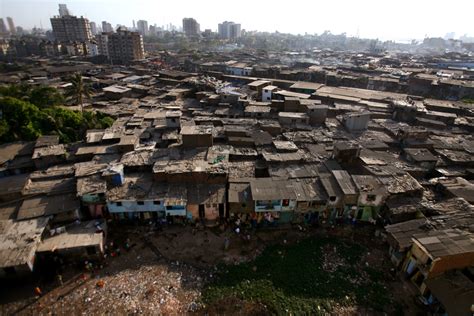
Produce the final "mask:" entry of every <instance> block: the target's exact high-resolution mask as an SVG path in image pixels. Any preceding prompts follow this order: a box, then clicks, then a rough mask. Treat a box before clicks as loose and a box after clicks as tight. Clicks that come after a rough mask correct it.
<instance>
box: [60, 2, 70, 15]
mask: <svg viewBox="0 0 474 316" xmlns="http://www.w3.org/2000/svg"><path fill="white" fill-rule="evenodd" d="M68 15H71V12H69V9H68V8H67V5H65V4H61V3H60V4H59V16H60V17H63V16H68Z"/></svg>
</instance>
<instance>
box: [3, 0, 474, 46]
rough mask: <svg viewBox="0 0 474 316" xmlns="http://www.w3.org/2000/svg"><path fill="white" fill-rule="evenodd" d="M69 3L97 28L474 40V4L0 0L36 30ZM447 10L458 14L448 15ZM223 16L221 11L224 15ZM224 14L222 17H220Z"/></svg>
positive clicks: (462, 0)
mask: <svg viewBox="0 0 474 316" xmlns="http://www.w3.org/2000/svg"><path fill="white" fill-rule="evenodd" d="M59 3H64V4H67V7H68V9H69V11H70V12H71V13H72V14H73V15H76V16H84V17H86V18H88V19H89V21H91V22H96V23H97V24H98V25H100V24H101V22H102V21H108V22H110V23H111V24H112V26H113V27H115V26H116V25H118V24H120V25H126V26H132V24H133V22H132V21H133V20H135V21H138V20H146V21H147V22H148V25H154V24H156V25H157V26H162V25H168V24H170V23H172V24H174V25H176V26H181V25H182V19H183V18H184V17H192V18H195V19H196V20H197V22H198V23H199V24H200V25H201V30H204V29H212V30H213V31H217V28H218V24H219V23H222V21H225V20H228V21H234V22H236V23H240V24H241V25H242V29H246V30H247V31H249V30H257V31H262V32H264V31H267V32H274V31H279V32H281V33H292V34H305V33H308V34H314V33H318V34H321V33H322V32H324V31H325V30H329V31H331V32H332V33H333V34H340V33H346V34H347V35H348V36H359V37H364V38H379V39H381V40H396V41H406V40H410V39H422V38H424V37H425V36H428V37H444V36H445V35H446V34H447V33H454V34H455V35H456V37H460V36H463V35H465V34H467V35H469V36H474V34H473V28H472V22H471V21H472V19H471V16H470V14H471V12H473V11H474V1H472V0H453V1H450V2H449V3H446V2H444V1H443V2H441V1H440V0H435V1H428V0H417V1H412V0H399V1H397V2H396V3H394V4H381V2H380V1H376V0H359V1H344V0H331V1H325V2H320V1H312V2H309V1H302V0H296V1H292V2H291V5H289V4H288V2H287V1H280V0H276V1H273V2H272V5H271V6H270V5H268V3H264V2H259V1H250V0H241V1H239V3H238V5H229V6H227V5H225V6H222V3H220V2H217V1H212V0H201V1H184V0H175V1H171V2H162V1H146V0H135V1H128V0H81V1H79V0H69V1H50V0H1V3H0V17H3V18H4V19H5V18H6V17H7V16H10V17H12V18H13V20H14V22H15V25H17V26H22V27H23V28H27V29H31V28H33V27H35V26H36V27H43V28H45V29H50V28H51V23H50V18H51V17H53V16H55V15H58V4H59ZM447 5H449V7H452V8H455V9H456V12H455V14H447V11H446V9H447ZM220 11H222V12H220ZM216 12H219V14H216Z"/></svg>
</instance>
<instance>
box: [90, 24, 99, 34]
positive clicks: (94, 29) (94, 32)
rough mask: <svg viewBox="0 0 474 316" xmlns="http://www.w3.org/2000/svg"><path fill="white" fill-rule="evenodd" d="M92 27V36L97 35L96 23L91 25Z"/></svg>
mask: <svg viewBox="0 0 474 316" xmlns="http://www.w3.org/2000/svg"><path fill="white" fill-rule="evenodd" d="M89 24H90V25H91V33H92V35H97V24H95V22H91V23H89Z"/></svg>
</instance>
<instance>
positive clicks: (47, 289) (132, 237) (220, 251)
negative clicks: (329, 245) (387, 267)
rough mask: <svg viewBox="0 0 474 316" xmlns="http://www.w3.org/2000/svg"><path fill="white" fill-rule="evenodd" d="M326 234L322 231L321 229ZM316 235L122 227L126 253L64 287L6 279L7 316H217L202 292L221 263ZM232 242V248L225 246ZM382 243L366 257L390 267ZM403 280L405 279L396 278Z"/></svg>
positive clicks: (119, 234)
mask: <svg viewBox="0 0 474 316" xmlns="http://www.w3.org/2000/svg"><path fill="white" fill-rule="evenodd" d="M320 233H322V232H321V230H318V232H317V234H320ZM324 233H325V234H333V235H338V236H339V235H341V236H345V237H349V238H353V239H357V240H360V241H361V242H362V243H364V244H365V243H367V244H366V245H367V246H369V245H370V244H371V243H372V244H373V238H372V236H367V235H366V234H367V232H362V231H361V232H360V236H358V235H359V233H358V234H357V236H356V235H354V233H353V232H350V231H341V230H329V231H325V232H324ZM313 234H315V232H314V231H313V232H310V231H304V230H300V229H297V228H296V229H295V228H293V229H271V230H266V231H258V232H257V233H249V234H248V235H247V234H246V233H244V234H239V235H237V234H236V233H234V232H232V231H231V230H229V229H227V230H223V229H220V228H213V229H208V228H201V229H197V228H193V227H190V226H186V227H182V226H171V227H166V228H165V229H164V230H163V231H159V232H155V231H150V229H149V228H148V227H115V228H112V233H111V234H110V235H109V241H113V242H114V243H115V245H118V246H119V247H120V248H121V251H120V253H121V254H120V255H119V256H116V257H110V256H109V257H108V258H106V260H105V263H104V266H103V267H102V268H101V267H98V266H96V267H95V268H94V270H93V271H86V270H85V269H84V268H83V267H81V266H79V267H75V266H69V267H67V268H66V269H65V271H64V272H63V273H62V275H63V284H62V285H61V284H60V282H59V280H57V279H55V278H53V279H52V280H42V279H41V278H34V277H33V278H30V279H25V280H22V281H18V282H16V281H15V282H14V283H11V282H10V283H8V284H7V283H5V284H2V285H0V315H11V314H19V315H51V314H54V315H66V314H68V315H96V314H105V315H117V314H120V315H122V314H146V315H149V314H154V315H156V314H166V315H176V314H184V313H193V312H194V313H197V314H200V313H201V312H207V313H210V314H216V313H218V312H217V311H216V310H206V309H203V306H200V305H199V304H200V303H199V302H200V295H201V294H200V293H201V290H202V289H203V288H204V286H205V285H206V283H207V282H209V281H210V280H212V278H213V277H214V275H213V272H214V271H215V266H216V265H217V264H218V263H221V262H225V263H230V264H237V263H239V262H243V261H248V260H252V259H253V258H255V257H256V256H257V255H258V254H260V253H261V252H262V251H263V249H264V248H265V247H266V246H267V245H269V244H271V243H283V244H285V243H293V242H295V241H297V240H301V239H304V238H307V237H308V236H310V235H313ZM248 236H250V238H248ZM127 239H128V240H127ZM226 239H227V240H228V247H227V249H225V247H224V245H225V244H226ZM126 241H127V242H128V243H129V245H131V248H130V249H128V250H126V249H125V247H124V245H125V242H126ZM380 248H381V246H380V245H377V246H376V247H374V250H373V251H371V252H370V253H368V254H367V255H366V256H365V257H364V260H366V261H367V262H368V264H371V265H373V264H374V265H375V264H385V261H384V260H386V259H387V256H386V252H385V253H384V252H383V251H382V250H380ZM328 251H331V250H330V249H329V250H328ZM396 283H399V282H396V281H394V284H396ZM38 285H39V286H40V287H41V289H42V291H43V296H42V297H40V298H36V297H35V296H34V293H33V292H34V287H35V286H38ZM394 289H395V292H399V295H401V296H405V295H406V294H405V293H404V292H403V290H401V291H398V290H396V289H397V287H395V286H394ZM398 289H400V287H398ZM235 303H236V304H237V302H235ZM236 304H232V305H233V306H241V307H242V306H244V307H245V308H244V309H243V310H245V311H248V313H247V312H246V313H245V314H262V313H263V314H264V313H265V308H264V307H262V306H259V305H258V304H250V303H248V302H240V303H239V304H241V305H239V304H237V305H236ZM407 304H409V302H408V303H407ZM224 305H225V304H224ZM236 308H237V309H232V308H230V309H229V310H227V309H225V310H222V311H223V312H224V313H226V314H227V313H233V312H237V311H239V310H240V312H242V309H239V308H238V307H236ZM346 312H347V313H345V314H348V315H349V314H353V312H355V313H358V312H361V311H358V310H357V309H348V310H346ZM219 314H220V313H219Z"/></svg>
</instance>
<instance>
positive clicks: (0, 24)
mask: <svg viewBox="0 0 474 316" xmlns="http://www.w3.org/2000/svg"><path fill="white" fill-rule="evenodd" d="M7 33H8V29H7V25H6V24H5V21H4V20H3V19H2V18H0V34H7Z"/></svg>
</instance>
